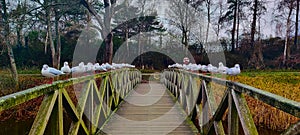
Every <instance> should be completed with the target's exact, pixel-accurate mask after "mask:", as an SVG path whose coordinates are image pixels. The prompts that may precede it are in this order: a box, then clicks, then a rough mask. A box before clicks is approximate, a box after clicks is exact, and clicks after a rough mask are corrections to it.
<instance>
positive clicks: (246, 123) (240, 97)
mask: <svg viewBox="0 0 300 135" xmlns="http://www.w3.org/2000/svg"><path fill="white" fill-rule="evenodd" d="M162 76H163V79H162V81H163V83H164V84H165V85H166V87H167V88H168V89H169V90H170V91H171V92H172V93H173V94H174V96H175V97H177V98H178V101H179V103H180V104H181V105H182V107H183V108H184V109H185V110H186V113H187V114H188V115H190V116H191V118H192V120H193V121H194V122H195V125H196V126H197V125H198V129H199V132H202V133H203V134H209V133H212V132H215V133H217V134H225V132H224V129H223V126H222V122H221V118H222V117H223V115H224V113H225V112H226V109H227V108H228V117H229V118H228V120H229V121H228V128H229V129H228V130H227V131H228V132H229V134H238V126H239V124H238V123H239V121H240V123H241V125H242V128H243V130H244V133H245V134H251V135H252V134H258V133H257V129H256V127H255V125H254V122H253V119H252V115H251V113H250V110H249V108H248V105H247V102H246V99H245V97H244V95H245V94H246V95H248V96H251V97H253V98H255V99H258V100H260V101H262V102H264V103H266V104H268V105H271V106H273V107H275V108H277V109H280V110H282V111H284V112H287V113H289V114H291V115H293V116H295V117H298V118H300V103H299V102H296V101H293V100H290V99H287V98H284V97H281V96H278V95H276V94H273V93H270V92H267V91H263V90H260V89H257V88H254V87H252V86H249V85H245V84H241V83H237V82H232V81H228V80H224V79H221V78H216V77H212V76H207V75H203V74H198V73H193V72H189V71H185V70H181V69H167V70H165V71H164V72H163V75H162ZM196 80H201V84H200V86H197V84H196V82H195V81H196ZM211 83H216V84H219V85H221V86H224V87H225V89H224V91H225V92H224V94H223V97H222V100H221V102H220V104H219V105H216V101H215V98H214V97H213V92H214V90H213V89H212V88H210V84H211Z"/></svg>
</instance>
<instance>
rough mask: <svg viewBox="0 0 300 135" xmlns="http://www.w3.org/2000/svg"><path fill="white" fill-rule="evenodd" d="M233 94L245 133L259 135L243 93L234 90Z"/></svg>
mask: <svg viewBox="0 0 300 135" xmlns="http://www.w3.org/2000/svg"><path fill="white" fill-rule="evenodd" d="M231 92H232V93H231V94H232V97H233V100H234V103H235V106H236V109H237V111H238V115H239V118H240V122H241V124H242V127H243V130H244V133H245V134H246V135H258V132H257V129H256V127H255V125H254V121H253V119H252V115H251V112H250V110H249V108H248V105H247V101H246V99H245V97H244V96H243V95H242V94H241V93H237V92H235V91H234V90H232V91H231Z"/></svg>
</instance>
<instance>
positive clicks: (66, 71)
mask: <svg viewBox="0 0 300 135" xmlns="http://www.w3.org/2000/svg"><path fill="white" fill-rule="evenodd" d="M60 71H62V72H64V73H66V74H68V73H71V68H70V67H69V63H68V62H64V66H63V67H62V68H61V69H60Z"/></svg>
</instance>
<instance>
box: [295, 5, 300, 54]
mask: <svg viewBox="0 0 300 135" xmlns="http://www.w3.org/2000/svg"><path fill="white" fill-rule="evenodd" d="M299 2H300V0H297V7H296V23H295V27H296V30H295V40H294V46H297V49H298V50H300V45H298V25H299V23H298V22H299Z"/></svg>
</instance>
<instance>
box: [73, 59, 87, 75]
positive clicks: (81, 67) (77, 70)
mask: <svg viewBox="0 0 300 135" xmlns="http://www.w3.org/2000/svg"><path fill="white" fill-rule="evenodd" d="M71 72H72V73H73V74H81V73H84V72H85V67H84V63H83V62H80V63H79V65H78V66H76V67H72V68H71Z"/></svg>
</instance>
